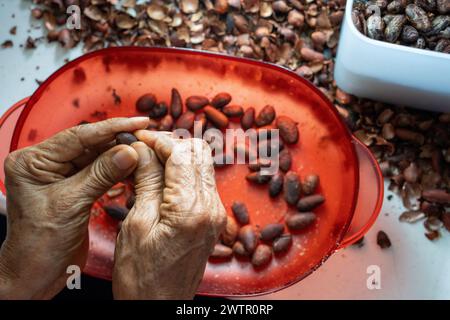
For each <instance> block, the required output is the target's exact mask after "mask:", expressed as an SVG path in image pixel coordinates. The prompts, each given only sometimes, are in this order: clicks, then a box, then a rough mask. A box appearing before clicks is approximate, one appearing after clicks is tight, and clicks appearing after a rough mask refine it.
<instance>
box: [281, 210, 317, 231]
mask: <svg viewBox="0 0 450 320" xmlns="http://www.w3.org/2000/svg"><path fill="white" fill-rule="evenodd" d="M315 221H316V215H315V214H314V213H313V212H302V213H296V214H291V215H290V216H288V217H287V218H286V225H287V227H288V228H289V229H290V230H302V229H305V228H307V227H309V226H310V225H312V224H313V223H314V222H315Z"/></svg>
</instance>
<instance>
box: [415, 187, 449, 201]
mask: <svg viewBox="0 0 450 320" xmlns="http://www.w3.org/2000/svg"><path fill="white" fill-rule="evenodd" d="M422 197H423V198H424V199H425V200H427V201H430V202H437V203H444V204H449V203H450V193H448V192H447V191H445V190H443V189H431V190H424V191H423V192H422Z"/></svg>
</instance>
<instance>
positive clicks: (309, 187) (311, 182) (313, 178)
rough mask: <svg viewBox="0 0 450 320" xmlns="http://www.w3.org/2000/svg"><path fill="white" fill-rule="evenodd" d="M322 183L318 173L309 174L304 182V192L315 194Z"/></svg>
mask: <svg viewBox="0 0 450 320" xmlns="http://www.w3.org/2000/svg"><path fill="white" fill-rule="evenodd" d="M319 183H320V179H319V176H318V175H317V174H308V175H307V176H306V177H305V179H303V182H302V192H303V194H305V195H307V196H309V195H311V194H313V193H314V192H315V191H316V189H317V187H318V185H319Z"/></svg>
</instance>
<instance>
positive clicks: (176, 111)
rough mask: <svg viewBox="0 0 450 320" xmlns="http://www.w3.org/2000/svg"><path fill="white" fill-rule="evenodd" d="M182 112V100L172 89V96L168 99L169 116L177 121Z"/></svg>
mask: <svg viewBox="0 0 450 320" xmlns="http://www.w3.org/2000/svg"><path fill="white" fill-rule="evenodd" d="M182 112H183V100H181V95H180V93H179V92H178V90H177V89H175V88H173V89H172V96H171V99H170V114H171V115H172V117H173V118H174V119H178V118H179V117H180V116H181V113H182Z"/></svg>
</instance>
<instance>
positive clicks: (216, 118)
mask: <svg viewBox="0 0 450 320" xmlns="http://www.w3.org/2000/svg"><path fill="white" fill-rule="evenodd" d="M204 112H205V114H206V118H207V119H208V120H209V121H211V122H212V123H213V124H214V125H215V126H216V127H217V128H219V129H225V128H226V127H227V126H228V118H227V116H226V115H224V114H223V113H222V112H220V111H219V110H218V109H215V108H214V107H211V106H206V107H205V108H204Z"/></svg>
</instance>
